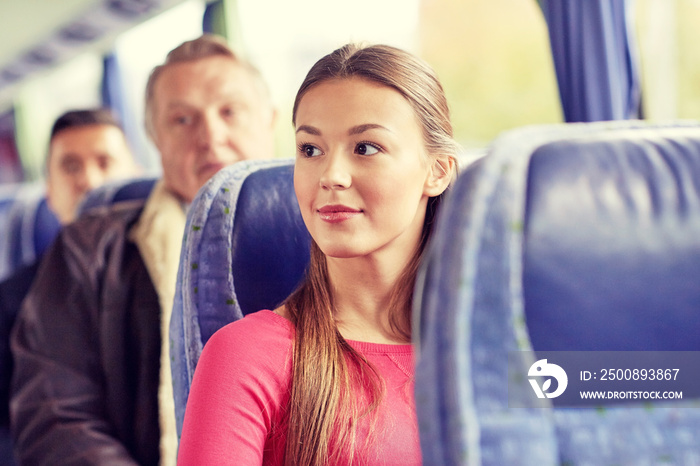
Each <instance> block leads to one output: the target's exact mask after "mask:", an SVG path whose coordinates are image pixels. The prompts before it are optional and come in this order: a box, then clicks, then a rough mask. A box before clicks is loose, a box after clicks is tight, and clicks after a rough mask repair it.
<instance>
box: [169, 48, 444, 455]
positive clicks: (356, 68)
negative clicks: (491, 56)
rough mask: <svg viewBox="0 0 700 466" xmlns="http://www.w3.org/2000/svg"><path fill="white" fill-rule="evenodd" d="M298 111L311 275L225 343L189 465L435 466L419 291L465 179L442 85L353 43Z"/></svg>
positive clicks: (318, 68)
mask: <svg viewBox="0 0 700 466" xmlns="http://www.w3.org/2000/svg"><path fill="white" fill-rule="evenodd" d="M292 118H293V123H294V128H295V131H296V140H297V146H298V149H297V156H296V163H295V169H294V187H295V191H296V196H297V199H298V201H299V207H300V209H301V214H302V217H303V219H304V222H305V224H306V227H307V228H308V230H309V232H310V233H311V237H312V239H313V241H312V245H311V262H310V264H309V268H308V271H307V276H306V279H305V281H304V283H303V284H302V285H301V287H300V288H299V289H298V290H297V291H295V292H294V293H293V294H292V295H291V296H290V297H289V298H288V299H287V300H286V302H285V303H284V304H283V305H282V306H281V307H279V308H278V309H275V310H274V311H268V310H264V311H260V312H257V313H254V314H251V315H249V316H247V317H245V318H244V319H242V320H240V321H237V322H234V323H232V324H230V325H228V326H226V327H224V328H223V329H221V330H220V331H219V332H217V333H216V334H215V335H214V336H213V337H212V338H211V339H210V340H209V342H208V343H207V345H206V346H205V348H204V351H203V353H202V356H201V358H200V360H199V363H198V366H197V370H196V374H195V378H194V381H193V384H192V390H191V393H190V397H189V401H188V405H187V411H186V416H185V423H184V428H183V435H182V440H181V443H180V451H179V464H197V465H205V464H217V465H218V464H237V465H249V464H250V465H252V464H255V465H259V464H266V465H267V464H270V465H283V464H284V465H325V464H333V465H335V464H348V465H349V464H363V465H369V464H371V465H374V464H401V465H407V464H420V463H421V456H420V447H419V441H418V428H417V423H416V417H415V407H414V400H413V373H414V369H413V352H412V348H411V345H410V337H411V326H410V321H411V319H410V314H411V296H412V292H413V283H414V280H415V274H416V269H417V267H418V263H419V261H420V257H421V253H422V251H423V248H424V246H425V243H426V241H427V239H428V236H429V234H430V227H431V223H432V219H433V215H434V212H435V208H436V206H437V203H438V202H439V199H440V196H441V194H442V193H443V192H444V191H445V189H446V188H447V186H448V184H449V182H450V180H451V178H452V176H453V173H454V170H455V155H456V144H455V143H454V141H453V139H452V127H451V124H450V120H449V110H448V107H447V102H446V100H445V96H444V93H443V90H442V87H441V86H440V83H439V82H438V80H437V78H436V77H435V75H434V73H433V71H432V70H431V69H430V68H429V67H428V66H427V65H425V64H424V63H423V62H422V61H420V60H419V59H417V58H416V57H414V56H412V55H410V54H408V53H406V52H403V51H401V50H398V49H395V48H392V47H387V46H371V47H366V48H359V47H356V46H354V45H347V46H345V47H342V48H340V49H338V50H336V51H334V52H333V53H331V54H329V55H327V56H325V57H324V58H322V59H321V60H320V61H319V62H317V63H316V64H315V65H314V66H313V68H312V69H311V71H310V72H309V74H308V75H307V77H306V79H305V80H304V82H303V84H302V86H301V88H300V90H299V92H298V94H297V97H296V101H295V103H294V109H293V117H292Z"/></svg>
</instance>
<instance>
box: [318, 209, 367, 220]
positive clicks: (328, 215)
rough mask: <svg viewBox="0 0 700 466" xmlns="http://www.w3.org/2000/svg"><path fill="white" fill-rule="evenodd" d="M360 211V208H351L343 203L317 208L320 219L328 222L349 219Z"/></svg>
mask: <svg viewBox="0 0 700 466" xmlns="http://www.w3.org/2000/svg"><path fill="white" fill-rule="evenodd" d="M361 213H362V211H361V210H358V209H353V208H352V207H347V206H344V205H326V206H323V207H321V208H320V209H318V214H319V217H321V220H323V221H324V222H328V223H340V222H344V221H345V220H349V219H351V218H353V217H356V216H358V215H360V214H361Z"/></svg>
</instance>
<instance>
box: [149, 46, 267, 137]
mask: <svg viewBox="0 0 700 466" xmlns="http://www.w3.org/2000/svg"><path fill="white" fill-rule="evenodd" d="M216 56H222V57H228V58H230V59H231V60H233V61H234V62H236V63H238V64H239V65H241V66H243V67H244V68H245V69H247V70H248V71H249V72H250V73H251V76H253V78H254V79H255V81H256V82H258V83H259V85H260V88H261V94H262V95H263V96H265V97H269V91H268V89H267V85H266V84H265V81H264V80H263V77H262V75H261V74H260V71H258V69H257V68H256V67H255V66H253V65H252V64H251V63H250V62H248V61H247V60H244V59H243V58H241V57H240V56H238V55H237V54H236V53H235V52H234V51H233V50H231V48H230V47H229V46H228V43H227V42H226V40H225V39H224V38H222V37H220V36H216V35H213V34H203V35H202V36H200V37H198V38H197V39H193V40H189V41H186V42H183V43H182V44H180V45H179V46H177V47H176V48H174V49H173V50H171V51H170V52H169V53H168V55H167V57H166V58H165V62H164V63H163V64H162V65H158V66H156V67H155V68H154V69H153V71H151V74H150V76H149V77H148V81H147V83H146V106H145V124H146V132H147V133H148V134H149V135H150V136H151V137H153V136H154V133H153V129H154V126H153V94H154V91H155V85H156V82H157V81H158V77H159V76H160V75H161V74H162V73H163V70H165V69H166V68H167V67H168V66H170V65H173V64H176V63H184V62H189V61H195V60H201V59H203V58H209V57H216Z"/></svg>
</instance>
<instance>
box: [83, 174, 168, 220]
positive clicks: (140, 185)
mask: <svg viewBox="0 0 700 466" xmlns="http://www.w3.org/2000/svg"><path fill="white" fill-rule="evenodd" d="M156 181H158V178H156V177H153V176H147V177H142V178H130V179H127V180H119V181H113V182H110V183H106V184H104V185H102V186H100V187H99V188H95V189H93V190H92V191H90V192H89V193H88V194H87V195H86V196H85V199H84V200H83V202H82V203H81V204H80V213H81V214H82V213H84V212H87V211H88V210H91V209H94V208H96V207H103V206H109V205H112V204H115V203H118V202H124V201H132V200H145V199H147V198H148V196H149V195H150V194H151V190H152V189H153V186H154V185H155V184H156Z"/></svg>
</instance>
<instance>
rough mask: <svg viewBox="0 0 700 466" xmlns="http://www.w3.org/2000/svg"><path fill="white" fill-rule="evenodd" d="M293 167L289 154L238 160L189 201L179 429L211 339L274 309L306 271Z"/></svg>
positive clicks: (180, 301)
mask: <svg viewBox="0 0 700 466" xmlns="http://www.w3.org/2000/svg"><path fill="white" fill-rule="evenodd" d="M293 173H294V167H293V161H292V160H267V161H246V162H240V163H237V164H235V165H233V166H231V167H228V168H225V169H223V170H221V171H220V172H219V173H217V174H216V175H215V176H214V177H213V178H212V179H211V180H210V181H209V182H208V183H207V184H206V185H205V186H204V187H203V188H202V189H201V190H200V191H199V193H198V194H197V197H196V198H195V199H194V201H193V202H192V205H191V206H190V210H189V212H188V215H187V226H186V230H185V237H184V239H183V245H182V253H181V256H180V267H179V272H178V284H177V291H176V295H175V302H174V305H173V314H172V318H171V321H170V348H171V365H172V372H173V384H174V385H173V386H174V394H175V414H176V420H177V427H178V433H180V432H181V429H182V421H183V418H184V413H185V404H186V402H187V396H188V394H189V390H190V384H191V382H192V376H193V374H194V369H195V366H196V365H197V361H198V360H199V355H200V354H201V351H202V348H203V346H204V344H205V343H206V342H207V340H208V339H209V337H211V335H212V334H213V333H214V332H215V331H217V330H218V329H219V328H221V327H223V326H224V325H226V324H227V323H229V322H232V321H234V320H237V319H240V318H241V317H242V316H243V315H245V314H248V313H251V312H255V311H259V310H261V309H274V308H275V307H276V306H277V305H279V304H280V303H281V302H282V301H283V300H284V299H285V298H286V297H287V296H288V295H289V294H290V293H291V292H292V291H293V290H294V288H296V286H297V285H298V284H299V282H300V280H301V278H302V276H303V273H304V270H305V268H306V265H307V263H308V256H309V235H308V232H307V230H306V227H305V226H304V222H303V220H302V218H301V213H300V212H299V207H298V204H297V201H296V196H295V194H294V184H293Z"/></svg>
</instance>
